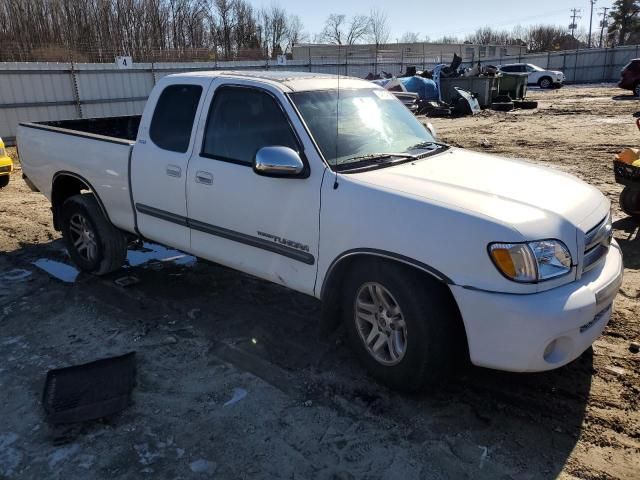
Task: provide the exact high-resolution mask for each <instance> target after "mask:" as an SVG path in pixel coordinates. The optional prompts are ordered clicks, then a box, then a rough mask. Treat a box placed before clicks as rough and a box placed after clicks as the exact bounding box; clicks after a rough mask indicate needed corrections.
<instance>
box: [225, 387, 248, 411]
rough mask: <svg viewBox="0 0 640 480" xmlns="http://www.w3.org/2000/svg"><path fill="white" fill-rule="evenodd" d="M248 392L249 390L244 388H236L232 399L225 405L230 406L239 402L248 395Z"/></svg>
mask: <svg viewBox="0 0 640 480" xmlns="http://www.w3.org/2000/svg"><path fill="white" fill-rule="evenodd" d="M247 393H248V392H247V391H246V390H245V389H244V388H234V389H233V396H232V397H231V400H229V401H227V402H226V403H225V404H224V405H223V406H225V407H228V406H229V405H233V404H234V403H238V402H239V401H240V400H242V399H243V398H244V397H246V396H247Z"/></svg>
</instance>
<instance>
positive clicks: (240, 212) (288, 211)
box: [187, 80, 324, 294]
mask: <svg viewBox="0 0 640 480" xmlns="http://www.w3.org/2000/svg"><path fill="white" fill-rule="evenodd" d="M212 90H213V89H212ZM210 97H211V100H210V101H207V104H208V105H209V104H210V107H208V111H207V112H204V113H203V117H202V118H203V120H202V121H201V125H202V127H201V131H200V132H199V135H198V148H199V152H197V153H195V154H194V156H193V157H192V159H191V161H190V162H189V171H188V175H187V200H188V210H189V224H190V226H191V250H192V252H193V253H195V254H196V255H198V256H201V257H204V258H208V259H210V260H212V261H215V262H217V263H220V264H223V265H226V266H229V267H232V268H235V269H238V270H242V271H244V272H247V273H250V274H253V275H256V276H258V277H261V278H264V279H267V280H270V281H273V282H275V283H279V284H281V285H286V286H288V287H291V288H294V289H296V290H299V291H303V292H305V293H309V294H313V288H314V283H315V275H316V262H317V252H318V235H319V215H320V186H321V182H322V176H323V172H324V168H323V166H322V165H321V164H319V159H318V158H317V157H313V158H314V159H315V160H318V163H317V164H315V165H309V163H308V159H307V156H312V155H315V151H314V150H313V148H314V147H313V145H312V144H311V141H310V139H309V138H308V136H307V135H304V136H302V135H300V134H299V133H298V132H303V131H304V130H303V127H302V125H301V123H300V120H299V119H298V117H297V116H296V114H295V111H294V110H293V107H292V106H291V104H290V103H289V102H288V99H287V98H286V97H285V95H284V94H283V93H282V92H281V91H280V90H279V89H277V88H274V87H271V86H270V85H266V84H265V86H264V87H260V86H255V85H253V84H250V83H246V82H245V83H243V82H242V80H237V81H234V83H233V84H225V83H224V81H220V83H219V84H217V85H216V88H215V91H214V92H212V94H210ZM205 116H206V121H205ZM199 130H200V128H199ZM266 146H286V147H290V148H292V149H294V150H296V151H297V152H298V153H299V155H300V156H301V158H302V159H303V162H306V164H307V171H308V172H309V174H308V176H306V177H304V178H291V177H289V178H272V177H265V176H260V175H258V174H256V173H255V172H254V170H253V168H252V163H253V159H254V156H255V154H256V152H257V151H258V150H259V149H260V148H262V147H266Z"/></svg>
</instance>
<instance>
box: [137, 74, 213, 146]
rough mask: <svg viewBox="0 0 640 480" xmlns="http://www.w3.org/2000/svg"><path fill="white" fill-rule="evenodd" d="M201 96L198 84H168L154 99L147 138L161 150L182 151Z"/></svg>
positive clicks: (191, 129)
mask: <svg viewBox="0 0 640 480" xmlns="http://www.w3.org/2000/svg"><path fill="white" fill-rule="evenodd" d="M201 96H202V87H201V86H200V85H169V86H168V87H166V88H165V89H164V90H163V91H162V93H161V94H160V97H159V98H158V101H157V102H156V107H155V110H154V112H153V117H152V119H151V126H150V127H149V137H150V138H151V141H152V142H153V143H154V144H155V145H156V146H158V147H160V148H162V149H163V150H169V151H172V152H178V153H185V152H186V151H187V150H188V149H189V142H190V141H191V132H192V131H193V126H194V125H193V123H194V120H195V117H196V111H197V110H198V103H200V97H201Z"/></svg>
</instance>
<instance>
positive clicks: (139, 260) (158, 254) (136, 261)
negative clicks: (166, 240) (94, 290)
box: [0, 242, 198, 283]
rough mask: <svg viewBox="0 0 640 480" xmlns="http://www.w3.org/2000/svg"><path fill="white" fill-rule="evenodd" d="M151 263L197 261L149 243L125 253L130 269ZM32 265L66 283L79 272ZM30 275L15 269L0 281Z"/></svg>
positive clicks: (44, 261)
mask: <svg viewBox="0 0 640 480" xmlns="http://www.w3.org/2000/svg"><path fill="white" fill-rule="evenodd" d="M151 261H159V262H163V263H164V262H172V263H174V264H176V265H184V266H187V267H190V266H193V265H195V264H196V262H197V261H198V260H197V258H196V257H194V256H193V255H187V254H186V253H183V252H181V251H179V250H175V249H173V248H167V247H163V246H162V245H158V244H155V243H149V242H145V243H144V245H143V249H141V250H129V251H128V252H127V262H128V264H129V266H131V267H138V266H140V265H144V264H146V263H149V262H151ZM33 265H35V266H36V267H38V268H40V269H41V270H44V271H45V272H47V273H48V274H49V275H51V276H52V277H55V278H57V279H58V280H61V281H63V282H66V283H73V282H75V281H76V279H77V277H78V274H79V273H80V271H79V270H77V269H76V268H74V267H72V266H71V265H68V264H66V263H62V262H58V261H56V260H51V259H49V258H39V259H38V260H36V261H35V262H33ZM30 275H31V272H29V271H28V270H21V269H15V270H10V271H8V272H6V273H2V274H0V281H11V282H18V281H23V280H25V279H26V278H28V277H29V276H30Z"/></svg>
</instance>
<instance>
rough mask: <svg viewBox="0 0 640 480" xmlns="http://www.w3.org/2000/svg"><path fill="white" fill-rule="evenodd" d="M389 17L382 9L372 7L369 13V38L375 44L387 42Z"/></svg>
mask: <svg viewBox="0 0 640 480" xmlns="http://www.w3.org/2000/svg"><path fill="white" fill-rule="evenodd" d="M389 37H390V30H389V18H388V17H387V14H386V13H385V12H384V11H383V10H378V9H377V8H374V9H372V10H371V12H370V13H369V40H370V41H371V42H372V43H375V44H376V45H384V44H385V43H389Z"/></svg>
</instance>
